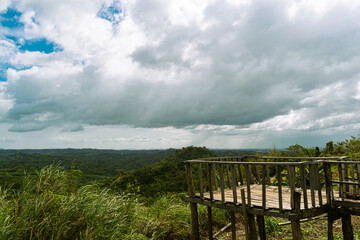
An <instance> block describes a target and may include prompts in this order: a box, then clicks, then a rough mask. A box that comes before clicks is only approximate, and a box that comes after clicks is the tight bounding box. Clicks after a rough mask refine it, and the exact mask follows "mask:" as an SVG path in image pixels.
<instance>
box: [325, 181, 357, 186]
mask: <svg viewBox="0 0 360 240" xmlns="http://www.w3.org/2000/svg"><path fill="white" fill-rule="evenodd" d="M331 182H332V183H339V184H340V183H341V184H343V185H350V186H359V185H360V183H358V182H349V181H337V180H332V181H331Z"/></svg>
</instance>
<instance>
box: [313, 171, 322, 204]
mask: <svg viewBox="0 0 360 240" xmlns="http://www.w3.org/2000/svg"><path fill="white" fill-rule="evenodd" d="M314 170H315V174H316V189H317V192H318V198H319V205H320V206H322V205H323V201H322V194H321V182H320V172H319V165H318V164H316V165H314Z"/></svg>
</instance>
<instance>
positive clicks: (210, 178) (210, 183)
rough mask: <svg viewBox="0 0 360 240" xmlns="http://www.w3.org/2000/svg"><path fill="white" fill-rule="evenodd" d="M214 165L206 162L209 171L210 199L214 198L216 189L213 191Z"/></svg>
mask: <svg viewBox="0 0 360 240" xmlns="http://www.w3.org/2000/svg"><path fill="white" fill-rule="evenodd" d="M211 170H212V167H211V163H208V164H206V172H207V174H206V175H207V180H208V188H209V193H210V200H211V201H212V200H214V191H213V185H212V174H211V172H212V171H211Z"/></svg>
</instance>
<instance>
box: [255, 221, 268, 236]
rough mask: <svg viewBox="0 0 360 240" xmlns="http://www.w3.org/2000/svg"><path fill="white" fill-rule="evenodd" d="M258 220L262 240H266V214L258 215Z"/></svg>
mask: <svg viewBox="0 0 360 240" xmlns="http://www.w3.org/2000/svg"><path fill="white" fill-rule="evenodd" d="M256 221H257V224H258V228H259V236H260V240H266V232H265V219H264V216H263V215H256Z"/></svg>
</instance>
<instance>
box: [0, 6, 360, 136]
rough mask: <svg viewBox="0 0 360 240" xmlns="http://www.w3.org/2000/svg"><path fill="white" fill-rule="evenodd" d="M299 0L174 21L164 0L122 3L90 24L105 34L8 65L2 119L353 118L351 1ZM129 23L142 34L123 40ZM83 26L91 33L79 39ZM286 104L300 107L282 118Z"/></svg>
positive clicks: (355, 12)
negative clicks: (121, 10)
mask: <svg viewBox="0 0 360 240" xmlns="http://www.w3.org/2000/svg"><path fill="white" fill-rule="evenodd" d="M296 3H298V2H291V1H271V2H269V1H251V2H249V3H247V4H241V5H233V4H231V3H228V2H225V1H213V2H212V3H210V4H208V5H207V6H206V7H204V8H203V9H201V17H200V20H196V19H197V18H189V19H186V18H184V19H175V20H179V21H180V20H181V21H180V23H177V22H176V21H174V20H172V19H171V11H170V10H169V5H170V3H167V2H166V1H164V2H162V1H137V2H135V3H133V4H129V6H128V7H127V11H128V14H127V16H126V17H125V19H124V21H122V22H120V23H119V24H118V26H115V27H114V26H113V27H111V26H110V25H108V24H107V23H106V22H104V21H102V22H101V23H100V22H99V24H102V25H101V26H103V27H104V30H103V31H105V32H107V33H108V35H106V36H107V37H106V38H105V37H103V38H104V39H102V41H97V40H91V41H90V42H91V43H92V42H94V43H93V44H90V43H89V44H88V46H87V47H88V49H85V50H84V49H83V50H82V51H84V52H82V53H81V54H78V53H74V52H76V51H72V50H73V49H68V48H66V47H65V48H64V52H61V53H58V54H53V56H51V57H50V58H49V57H47V58H46V61H44V62H41V61H40V60H41V59H39V58H35V60H34V61H33V62H30V63H29V62H27V63H26V64H28V65H33V66H31V67H32V68H30V69H27V70H19V71H15V70H13V72H11V73H9V74H8V82H7V86H6V87H5V88H4V89H3V90H2V91H3V94H4V96H6V98H7V100H11V101H12V104H13V105H12V107H11V108H10V109H9V110H8V111H7V112H6V113H4V114H3V116H2V118H1V119H0V120H1V121H3V122H7V123H11V124H13V127H11V128H10V131H17V132H22V131H37V130H40V129H44V128H47V127H49V126H64V125H66V124H69V123H71V124H73V125H75V126H77V127H76V131H78V130H82V129H83V128H82V127H81V125H82V124H89V125H119V124H125V125H130V126H135V127H146V128H152V127H167V126H173V127H177V128H184V127H189V126H197V125H207V124H208V125H235V126H238V127H240V128H241V127H243V128H249V129H252V130H256V129H264V128H266V129H267V128H270V129H271V126H274V123H278V124H279V126H280V127H279V128H282V126H285V125H286V126H285V128H289V129H293V128H294V129H297V128H301V127H303V129H321V128H327V127H336V126H338V125H342V124H345V125H346V123H347V122H348V123H349V124H355V123H356V122H357V120H356V119H358V113H359V110H360V109H359V99H360V90H359V80H360V78H359V69H360V58H359V57H358V56H359V54H360V45H359V44H358V43H359V42H360V28H359V25H358V22H359V20H360V19H359V18H360V17H359V16H360V14H359V13H360V8H359V6H356V7H355V8H354V7H352V8H349V7H347V6H345V5H342V4H341V3H339V4H338V5H337V6H336V7H330V8H329V9H327V10H326V11H324V12H321V13H315V12H314V11H313V9H311V8H307V7H304V6H302V5H301V4H300V3H299V6H298V10H297V12H296V14H295V15H294V14H293V15H291V14H290V13H289V9H290V7H291V6H293V5H294V4H296ZM28 8H29V7H28ZM26 10H29V9H27V8H26V7H24V11H26ZM90 10H92V8H91V9H90ZM90 10H89V11H90ZM74 11H75V10H74ZM83 11H85V10H83ZM48 14H49V13H47V15H48ZM79 17H81V16H79ZM39 19H41V20H42V21H44V22H43V23H40V24H43V25H44V26H47V25H51V24H54V25H55V26H56V24H58V23H56V24H55V23H52V22H51V21H50V20H49V22H47V19H46V18H45V17H44V18H39ZM126 24H128V26H130V27H129V28H131V29H133V30H128V29H125V27H123V26H127V25H126ZM122 25H123V26H122ZM109 26H110V27H109ZM85 27H86V26H85ZM60 29H61V28H60ZM124 29H125V30H124ZM54 31H56V30H54ZM134 32H136V33H135V35H136V34H137V35H139V36H141V37H139V38H137V44H135V45H132V43H131V42H132V38H130V37H129V34H134ZM41 34H45V33H44V32H41ZM57 35H59V33H58V32H57V33H54V34H53V35H52V39H53V38H54V37H53V36H57ZM86 36H88V37H94V38H95V37H96V34H94V33H89V35H87V33H83V34H82V35H81V38H80V40H83V39H84V38H85V37H86ZM74 38H76V36H74ZM127 38H128V42H127V40H126V39H127ZM64 39H65V40H64ZM80 40H79V41H80ZM61 41H66V38H65V37H62V39H60V40H59V44H61V45H62V46H69V44H66V43H62V42H61ZM103 41H104V42H103ZM121 41H123V42H122V43H121ZM71 42H75V43H76V39H75V40H72V41H71ZM78 44H81V43H78ZM94 46H95V48H94ZM127 46H129V47H128V48H127ZM84 48H85V47H84ZM74 49H77V50H78V49H79V47H78V46H74ZM81 49H82V48H81ZM74 54H76V55H75V56H74ZM22 56H25V57H26V55H22ZM73 58H75V59H76V62H74V59H73ZM78 59H80V60H82V61H78ZM13 61H14V63H18V64H21V63H20V62H21V61H25V59H22V60H19V59H17V60H16V58H14V60H13ZM16 61H19V62H16ZM37 61H38V62H37ZM34 65H35V66H36V67H34ZM109 69H110V70H109ZM294 112H295V113H298V114H299V117H298V118H296V119H294V118H291V119H292V120H291V119H290V117H291V116H292V115H291V113H294ZM279 116H281V117H280V118H281V121H280V120H279ZM277 117H278V118H277ZM290 120H291V121H290ZM282 122H286V123H287V124H282ZM254 124H257V125H254ZM309 124H310V125H309ZM74 129H75V128H74Z"/></svg>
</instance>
